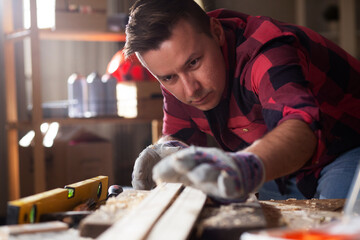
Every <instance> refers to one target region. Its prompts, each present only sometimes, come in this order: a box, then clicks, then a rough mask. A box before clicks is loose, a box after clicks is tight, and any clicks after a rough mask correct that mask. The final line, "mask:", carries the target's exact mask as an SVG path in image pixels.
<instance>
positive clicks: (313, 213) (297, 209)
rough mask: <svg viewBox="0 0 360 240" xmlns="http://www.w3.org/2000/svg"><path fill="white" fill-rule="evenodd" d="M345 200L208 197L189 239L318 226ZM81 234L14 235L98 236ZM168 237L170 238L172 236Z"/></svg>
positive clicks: (23, 239)
mask: <svg viewBox="0 0 360 240" xmlns="http://www.w3.org/2000/svg"><path fill="white" fill-rule="evenodd" d="M144 196H146V194H145V195H144ZM144 196H142V198H143V197H144ZM113 201H114V200H113ZM344 203H345V200H344V199H329V200H319V199H311V200H296V199H288V200H281V201H274V200H270V201H259V202H257V205H251V204H252V203H250V204H247V203H234V204H229V205H217V204H214V203H213V202H211V201H209V200H207V202H206V204H205V206H204V208H203V209H202V211H201V213H200V216H199V218H198V219H197V221H196V223H195V225H194V228H193V230H192V233H191V235H190V237H189V239H191V240H196V239H210V240H211V239H239V236H240V235H241V233H242V232H245V231H252V230H256V229H270V228H278V227H282V228H284V227H285V228H289V229H298V228H300V227H301V228H310V227H317V226H319V225H321V224H323V223H328V222H331V221H333V220H335V219H339V218H341V216H342V208H343V206H344ZM259 206H260V207H259ZM113 209H114V208H113ZM99 220H100V221H102V220H101V219H99ZM79 235H80V233H79V230H78V229H73V228H71V229H68V230H66V231H59V232H50V233H42V234H40V233H39V234H37V235H26V234H25V235H18V236H15V237H12V238H11V239H12V240H29V239H39V240H42V239H54V240H56V239H59V240H60V239H67V240H73V239H74V240H75V239H81V240H91V239H96V238H90V237H80V236H79ZM169 239H171V237H170V236H169Z"/></svg>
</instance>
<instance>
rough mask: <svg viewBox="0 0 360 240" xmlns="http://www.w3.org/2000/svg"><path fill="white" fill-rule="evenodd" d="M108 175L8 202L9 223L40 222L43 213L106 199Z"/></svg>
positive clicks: (71, 208) (67, 209)
mask: <svg viewBox="0 0 360 240" xmlns="http://www.w3.org/2000/svg"><path fill="white" fill-rule="evenodd" d="M107 188H108V177H107V176H98V177H94V178H90V179H87V180H84V181H81V182H77V183H74V184H70V185H66V186H65V187H64V188H56V189H53V190H49V191H46V192H43V193H38V194H35V195H32V196H29V197H25V198H21V199H18V200H14V201H10V202H8V207H7V224H21V223H33V222H39V219H40V216H41V215H42V214H47V213H53V212H64V211H70V210H73V209H74V208H75V207H76V206H78V205H79V204H82V203H84V202H86V201H87V200H89V199H92V200H94V201H95V202H99V201H103V200H106V196H107Z"/></svg>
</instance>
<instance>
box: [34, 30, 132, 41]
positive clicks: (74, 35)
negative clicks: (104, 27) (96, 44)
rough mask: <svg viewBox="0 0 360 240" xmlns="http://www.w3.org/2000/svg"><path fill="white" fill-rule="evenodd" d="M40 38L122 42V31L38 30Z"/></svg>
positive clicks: (123, 38)
mask: <svg viewBox="0 0 360 240" xmlns="http://www.w3.org/2000/svg"><path fill="white" fill-rule="evenodd" d="M39 34H40V35H39V36H40V39H42V40H65V41H66V40H68V41H102V42H104V41H106V42H124V41H125V40H126V37H125V34H124V33H115V32H92V31H66V30H55V31H52V30H48V29H46V30H40V32H39Z"/></svg>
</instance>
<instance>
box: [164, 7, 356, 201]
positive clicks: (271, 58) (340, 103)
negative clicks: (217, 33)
mask: <svg viewBox="0 0 360 240" xmlns="http://www.w3.org/2000/svg"><path fill="white" fill-rule="evenodd" d="M208 15H209V16H211V17H216V18H218V19H219V20H220V22H221V24H222V26H223V28H224V31H225V36H226V42H227V43H226V45H225V46H223V48H222V51H223V55H224V58H225V62H226V65H227V83H226V84H227V85H226V87H225V91H224V93H223V98H222V99H221V101H220V103H219V105H218V106H217V107H215V108H214V109H211V110H209V111H205V112H202V111H200V110H198V109H196V108H194V107H191V106H188V105H185V104H183V103H181V102H180V101H178V100H177V99H176V98H175V97H174V96H172V95H171V94H170V93H169V92H168V91H166V90H165V89H162V91H163V95H164V114H165V115H164V126H163V134H164V135H172V136H174V137H177V138H179V139H181V140H183V141H185V142H186V143H188V144H195V145H201V146H205V145H206V134H210V135H212V136H214V137H215V139H216V140H217V142H218V143H219V145H220V146H221V147H222V148H223V149H224V150H225V151H238V150H241V149H243V148H245V147H247V146H249V145H250V144H251V143H253V142H254V141H255V140H256V139H259V138H261V137H262V136H263V135H264V134H266V133H267V132H269V131H270V130H272V129H273V128H275V127H276V126H277V125H279V124H281V123H282V122H284V121H286V120H288V119H300V120H302V121H304V122H306V123H307V124H308V125H309V126H310V128H311V129H312V130H313V131H314V133H315V135H316V137H317V139H318V142H317V149H316V153H315V154H314V155H313V157H312V159H309V161H308V162H307V163H306V165H305V166H304V167H303V168H302V169H300V170H299V171H297V172H296V173H294V174H295V175H296V178H297V186H298V188H299V190H300V191H301V192H302V193H303V194H304V196H306V197H308V198H311V197H313V195H314V194H315V191H316V187H317V179H318V178H319V175H320V171H321V170H322V168H323V167H324V166H325V165H327V164H328V163H330V162H331V161H333V160H334V159H335V158H336V157H337V156H338V155H339V154H341V153H343V152H345V151H348V150H350V149H352V148H355V147H357V146H360V99H359V98H360V62H359V61H358V60H356V59H355V58H353V57H352V56H350V55H349V54H347V53H346V52H345V51H344V50H342V49H341V48H339V47H338V46H336V45H335V44H334V43H332V42H331V41H329V40H327V39H325V38H324V37H322V36H321V35H319V34H317V33H315V32H314V31H312V30H310V29H307V28H305V27H301V26H295V25H291V24H286V23H282V22H278V21H276V20H273V19H271V18H268V17H258V16H249V15H245V14H242V13H238V12H233V11H229V10H215V11H213V12H210V13H208ZM205 133H206V134H205ZM277 182H278V183H280V182H281V181H279V179H278V181H277ZM280 189H281V187H280Z"/></svg>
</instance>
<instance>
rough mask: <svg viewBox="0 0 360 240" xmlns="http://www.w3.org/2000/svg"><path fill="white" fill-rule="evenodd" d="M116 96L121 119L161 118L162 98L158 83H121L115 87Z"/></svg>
mask: <svg viewBox="0 0 360 240" xmlns="http://www.w3.org/2000/svg"><path fill="white" fill-rule="evenodd" d="M116 96H117V101H118V115H119V116H121V117H125V118H142V119H162V118H163V97H162V94H161V89H160V85H159V83H158V82H153V81H142V82H135V81H133V82H121V83H118V84H117V86H116Z"/></svg>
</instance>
